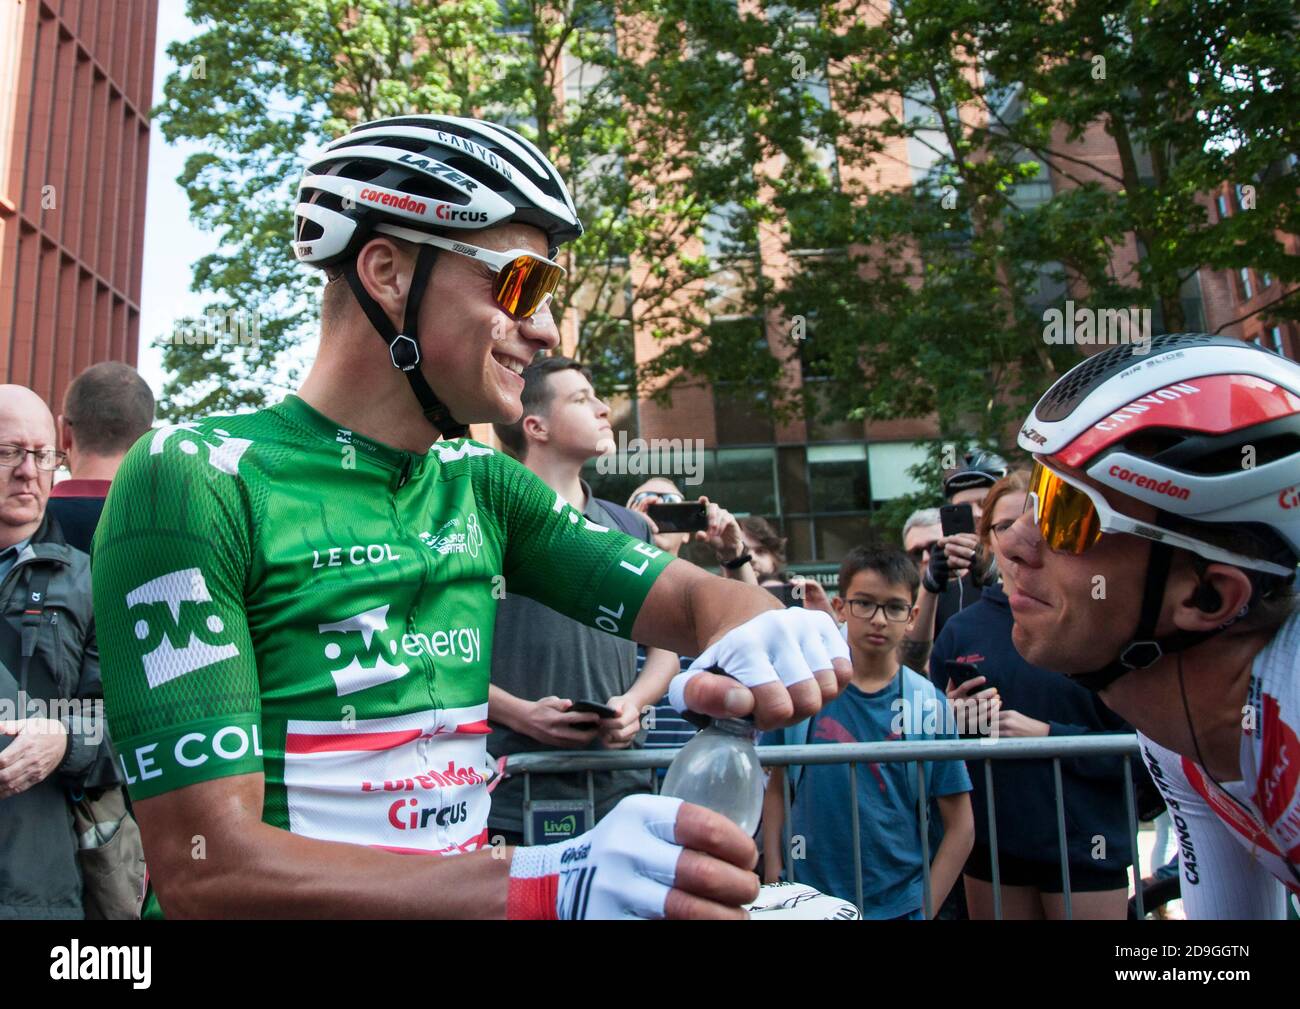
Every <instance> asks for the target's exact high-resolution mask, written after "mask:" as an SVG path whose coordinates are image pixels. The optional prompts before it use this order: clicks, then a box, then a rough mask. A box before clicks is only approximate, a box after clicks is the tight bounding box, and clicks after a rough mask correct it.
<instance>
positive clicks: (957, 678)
mask: <svg viewBox="0 0 1300 1009" xmlns="http://www.w3.org/2000/svg"><path fill="white" fill-rule="evenodd" d="M943 671H944V672H945V673H947V674H948V678H949V679H950V680H952V685H953V686H954V687H960V686H961V685H962V684H963V683H965V682H966V681H967V680H970V679H974V678H975V677H976V676H983V675H984V674H983V673H982V672H980V667H979V666H976V665H973V664H972V663H969V662H954V661H953V660H952V659H944V660H943ZM987 687H988V684H987V683H985V684H984V687H982V688H980V689H985V688H987Z"/></svg>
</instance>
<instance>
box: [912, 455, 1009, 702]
mask: <svg viewBox="0 0 1300 1009" xmlns="http://www.w3.org/2000/svg"><path fill="white" fill-rule="evenodd" d="M1006 472H1007V464H1006V461H1005V460H1004V459H1003V458H1002V457H1001V456H999V455H994V454H993V453H992V452H967V453H966V455H965V457H964V458H963V461H962V465H961V466H959V467H957V468H956V469H954V470H952V471H951V472H950V473H948V474H947V476H945V477H944V478H943V496H944V497H945V498H946V499H947V501H948V504H950V505H956V506H958V507H961V506H966V507H969V508H970V510H971V513H972V518H973V521H974V522H975V523H977V522H979V519H980V513H981V508H982V505H981V502H982V501H983V499H984V495H985V494H986V493H987V492H988V489H989V488H990V487H992V486H993V485H994V484H995V483H997V482H998V480H1000V479H1001V478H1002V477H1004V476H1005V475H1006ZM941 511H942V509H941ZM978 547H979V538H978V537H977V536H976V535H975V534H974V533H973V532H959V533H949V532H948V531H947V530H943V535H942V536H941V537H940V538H939V539H938V540H937V541H935V542H934V544H933V545H932V546H931V548H930V550H929V551H928V554H927V560H926V564H925V566H924V567H923V568H922V569H921V591H920V593H919V594H918V596H917V613H916V620H915V622H914V623H913V625H912V628H911V630H909V631H908V633H907V635H906V637H905V639H904V641H903V644H902V645H901V649H902V651H901V655H902V658H903V661H904V662H906V663H908V664H909V665H911V666H912V668H913V669H925V668H926V664H927V663H928V661H929V657H930V648H931V646H932V645H933V644H934V641H935V639H936V638H937V637H938V636H939V632H940V631H942V630H943V625H944V624H945V623H947V622H948V619H949V618H950V617H952V615H953V614H955V613H960V612H961V611H962V610H964V609H965V608H966V607H967V606H970V605H971V604H973V603H974V602H976V601H977V600H978V599H979V597H980V591H981V589H982V588H983V585H982V582H981V578H980V576H979V574H978V573H977V572H975V571H973V570H972V568H973V566H974V565H975V554H976V550H977V549H978ZM935 685H936V686H938V687H939V688H940V689H942V688H943V684H942V683H937V684H935Z"/></svg>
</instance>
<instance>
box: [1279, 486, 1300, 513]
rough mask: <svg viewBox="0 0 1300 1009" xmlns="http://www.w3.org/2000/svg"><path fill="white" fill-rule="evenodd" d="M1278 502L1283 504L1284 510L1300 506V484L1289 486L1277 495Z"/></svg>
mask: <svg viewBox="0 0 1300 1009" xmlns="http://www.w3.org/2000/svg"><path fill="white" fill-rule="evenodd" d="M1277 503H1278V504H1279V505H1281V506H1282V510H1283V511H1290V510H1291V509H1292V508H1300V484H1297V485H1296V486H1295V487H1288V488H1286V490H1284V491H1282V493H1281V494H1279V495H1278V496H1277Z"/></svg>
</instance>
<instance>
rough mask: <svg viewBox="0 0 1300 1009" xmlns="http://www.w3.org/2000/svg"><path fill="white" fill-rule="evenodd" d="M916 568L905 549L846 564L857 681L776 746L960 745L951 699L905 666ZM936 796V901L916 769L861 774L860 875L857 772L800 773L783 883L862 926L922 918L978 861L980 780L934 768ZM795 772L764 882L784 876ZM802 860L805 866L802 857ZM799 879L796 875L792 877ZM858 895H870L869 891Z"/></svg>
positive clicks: (890, 767)
mask: <svg viewBox="0 0 1300 1009" xmlns="http://www.w3.org/2000/svg"><path fill="white" fill-rule="evenodd" d="M918 581H919V578H918V575H917V573H916V568H915V567H914V566H913V565H912V562H911V560H910V559H909V558H908V556H907V555H906V554H905V553H903V552H902V551H900V550H893V549H885V548H880V547H857V548H856V549H854V550H853V551H851V552H850V553H849V555H848V556H847V557H845V558H844V560H843V562H841V564H840V577H839V590H840V594H839V596H838V597H837V598H836V599H833V600H832V601H831V605H832V606H834V608H835V611H836V614H837V615H838V616H839V618H840V619H841V620H844V621H846V623H847V626H848V641H849V655H850V658H851V660H852V663H853V679H852V681H851V682H850V683H849V685H848V686H847V687H845V689H844V691H843V693H841V694H840V696H839V697H838V698H836V699H835V700H834V701H832V702H831V703H830V704H828V705H826V706H825V707H824V708H823V709H822V710H821V712H820V713H818V714H817V715H814V716H813V717H812V718H811V719H809V720H808V721H806V722H804V723H802V724H801V725H797V726H794V727H792V728H790V729H786V730H783V731H777V732H769V733H767V734H766V735H765V736H764V737H763V742H764V743H765V744H768V745H782V744H785V745H789V744H803V743H807V744H818V743H867V742H879V741H881V740H884V739H902V738H906V739H940V738H944V739H951V738H956V733H955V732H954V731H953V726H952V725H951V723H950V720H949V718H948V717H947V710H948V709H947V706H946V703H945V701H944V698H943V696H942V695H941V694H940V693H939V692H938V690H936V689H935V687H934V686H933V685H932V684H931V683H930V681H929V680H928V679H926V677H925V676H924V675H922V674H921V673H918V672H916V671H914V670H912V669H909V668H907V667H906V666H904V665H902V664H901V663H900V662H899V659H898V645H899V642H901V641H902V639H903V634H904V633H905V632H906V630H907V629H908V628H909V627H910V626H911V623H912V620H913V619H915V616H916V591H917V585H918ZM923 766H924V769H925V782H926V789H925V790H926V797H927V799H935V798H937V799H938V808H939V815H940V817H941V819H942V821H943V827H944V831H943V840H942V842H941V843H940V844H939V845H938V847H937V849H936V850H932V851H931V853H930V854H931V862H930V868H929V877H930V888H931V896H930V899H929V903H928V905H927V903H926V898H925V894H924V876H925V867H924V865H923V862H922V850H921V843H920V836H921V823H920V817H919V815H918V808H919V806H918V803H919V800H920V796H919V795H918V794H917V774H916V767H915V765H914V764H912V763H910V762H905V761H890V762H886V763H879V764H875V763H869V764H862V765H858V775H857V793H856V795H855V796H853V801H856V803H857V806H858V809H857V824H858V832H859V837H860V843H859V848H858V851H859V865H860V874H859V873H858V872H856V871H855V866H854V864H853V856H854V844H853V836H852V824H853V815H852V811H851V808H846V806H847V802H846V799H848V798H849V796H850V795H853V793H852V792H851V790H850V789H851V779H850V777H849V773H850V772H849V764H848V763H840V764H812V765H809V766H807V767H791V768H790V769H789V773H790V776H791V783H792V785H793V786H794V788H795V795H794V799H793V801H792V804H791V807H790V819H791V824H790V826H791V831H790V834H791V842H792V843H791V847H790V849H789V854H790V855H791V858H790V860H789V862H790V864H788V865H786V866H785V873H784V875H785V877H786V878H787V879H790V878H793V879H795V880H797V881H798V882H800V883H807V884H809V885H810V886H813V887H816V888H817V889H818V890H820V891H822V892H823V893H827V894H832V895H834V896H837V897H842V898H844V899H846V900H853V901H855V902H856V903H857V904H858V905H859V907H860V909H861V911H862V915H863V917H864V918H878V919H889V918H923V917H925V916H926V915H927V914H929V915H931V916H932V915H933V914H934V911H935V909H936V908H938V907H939V906H940V905H941V904H942V903H943V901H944V898H945V897H946V896H947V895H948V891H949V890H950V889H951V888H952V885H953V883H954V882H955V881H956V879H957V877H958V875H959V874H960V872H961V869H962V865H963V863H964V862H965V861H966V856H967V855H968V854H970V850H971V845H972V843H973V841H974V836H975V827H974V818H973V814H972V811H971V805H970V797H969V795H968V793H969V792H970V788H971V783H970V778H969V776H968V775H967V773H966V768H965V766H964V765H963V764H962V763H961V761H944V762H930V761H926V762H925V763H924V765H923ZM785 773H786V772H785V769H783V768H774V769H773V771H772V775H771V778H770V780H769V781H768V789H767V796H766V798H765V800H764V807H763V814H764V815H763V857H764V881H765V882H769V883H770V882H775V881H776V880H777V878H778V877H779V876H781V875H782V868H783V866H782V862H783V853H784V852H786V851H787V849H786V847H785V845H784V844H783V843H782V836H781V833H782V826H783V821H784V802H783V797H782V789H783V788H784V778H785ZM801 856H802V857H801ZM791 870H793V872H791ZM859 885H860V889H859Z"/></svg>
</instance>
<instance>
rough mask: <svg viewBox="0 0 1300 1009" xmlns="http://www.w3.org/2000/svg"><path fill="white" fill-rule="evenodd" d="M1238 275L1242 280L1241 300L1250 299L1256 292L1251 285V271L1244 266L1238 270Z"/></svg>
mask: <svg viewBox="0 0 1300 1009" xmlns="http://www.w3.org/2000/svg"><path fill="white" fill-rule="evenodd" d="M1237 276H1238V278H1240V280H1241V300H1242V301H1249V300H1250V299H1251V298H1253V297H1254V296H1255V292H1254V290H1253V289H1252V288H1251V286H1250V271H1249V270H1248V269H1246V267H1244V266H1243V267H1242V268H1241V269H1240V270H1238V271H1237Z"/></svg>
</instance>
